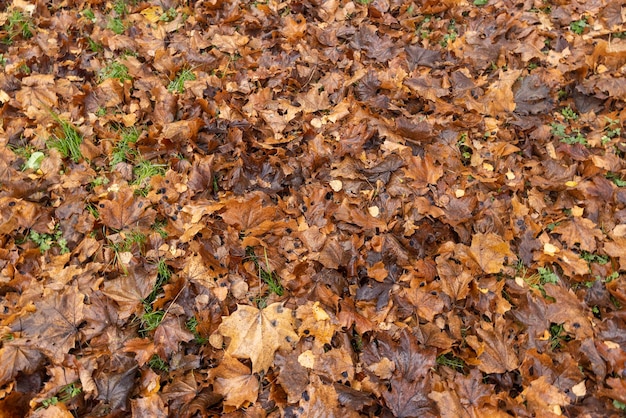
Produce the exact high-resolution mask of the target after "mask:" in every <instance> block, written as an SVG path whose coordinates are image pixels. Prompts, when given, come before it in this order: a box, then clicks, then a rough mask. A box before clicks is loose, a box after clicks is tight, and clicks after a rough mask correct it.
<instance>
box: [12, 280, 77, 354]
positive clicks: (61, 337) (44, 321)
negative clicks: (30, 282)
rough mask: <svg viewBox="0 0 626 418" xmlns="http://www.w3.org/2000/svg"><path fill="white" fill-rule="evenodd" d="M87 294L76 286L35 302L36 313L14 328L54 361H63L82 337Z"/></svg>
mask: <svg viewBox="0 0 626 418" xmlns="http://www.w3.org/2000/svg"><path fill="white" fill-rule="evenodd" d="M84 298H85V295H84V294H82V293H79V292H78V289H77V288H76V287H68V288H67V289H66V290H65V292H63V293H61V294H58V293H55V294H53V295H50V296H49V297H48V298H46V299H44V300H43V301H42V302H40V303H36V306H37V312H35V313H34V314H32V315H30V316H28V317H26V318H24V319H22V320H21V321H20V322H19V323H18V324H16V325H15V326H14V330H21V331H22V333H23V334H24V335H25V336H27V337H29V338H31V339H32V343H33V344H34V345H35V346H36V347H38V348H39V349H40V350H41V351H42V352H43V353H44V354H46V355H48V356H49V357H51V358H52V359H53V360H54V361H55V362H59V363H60V362H62V361H63V358H64V357H65V355H66V353H67V352H68V351H70V350H71V349H73V348H74V346H75V345H76V341H77V340H78V338H79V329H78V328H79V326H80V325H81V323H82V322H83V318H84V313H83V311H84V307H85V304H84Z"/></svg>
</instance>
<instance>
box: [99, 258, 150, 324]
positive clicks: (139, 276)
mask: <svg viewBox="0 0 626 418" xmlns="http://www.w3.org/2000/svg"><path fill="white" fill-rule="evenodd" d="M127 273H128V274H126V275H122V276H120V277H118V278H116V279H113V280H109V281H107V282H105V284H104V290H103V291H102V293H104V294H105V295H106V296H108V297H109V298H111V299H112V300H114V301H115V302H117V303H118V304H119V307H120V309H119V317H120V318H121V319H126V318H128V317H129V316H130V315H131V314H132V313H134V312H135V310H136V309H138V308H139V307H140V306H141V304H142V302H143V300H144V299H145V298H146V297H148V295H149V294H150V292H151V291H152V288H153V287H154V283H155V282H156V280H157V271H156V269H152V271H146V270H145V269H144V266H139V265H135V266H132V268H130V269H128V272H127Z"/></svg>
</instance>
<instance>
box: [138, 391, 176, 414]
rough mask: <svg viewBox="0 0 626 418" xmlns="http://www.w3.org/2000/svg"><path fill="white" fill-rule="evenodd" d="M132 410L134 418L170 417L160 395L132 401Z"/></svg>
mask: <svg viewBox="0 0 626 418" xmlns="http://www.w3.org/2000/svg"><path fill="white" fill-rule="evenodd" d="M130 410H131V413H132V416H133V417H137V418H143V417H145V418H151V417H153V418H166V417H168V416H169V414H168V412H169V410H168V408H167V407H166V406H165V404H164V403H163V399H162V398H161V397H160V396H159V395H158V394H152V395H149V396H146V397H141V398H137V399H131V401H130Z"/></svg>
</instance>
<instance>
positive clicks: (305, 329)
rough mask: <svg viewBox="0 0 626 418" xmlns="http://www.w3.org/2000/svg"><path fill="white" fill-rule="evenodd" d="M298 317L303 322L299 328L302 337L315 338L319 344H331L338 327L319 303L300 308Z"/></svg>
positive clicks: (311, 303) (297, 312)
mask: <svg viewBox="0 0 626 418" xmlns="http://www.w3.org/2000/svg"><path fill="white" fill-rule="evenodd" d="M296 317H297V318H299V319H300V320H302V323H301V324H300V327H299V328H298V333H299V334H300V336H301V337H305V336H313V337H315V341H316V343H318V344H321V345H324V344H330V341H331V340H332V338H333V335H334V333H335V331H336V329H337V326H336V325H335V324H334V323H333V321H332V320H331V317H330V316H329V315H328V313H327V312H326V311H325V310H324V308H323V307H322V305H321V304H320V303H319V302H315V303H313V302H310V301H309V302H308V303H307V304H306V305H301V306H299V307H298V309H297V311H296Z"/></svg>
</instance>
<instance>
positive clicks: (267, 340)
mask: <svg viewBox="0 0 626 418" xmlns="http://www.w3.org/2000/svg"><path fill="white" fill-rule="evenodd" d="M217 331H218V332H219V333H220V334H222V335H223V336H224V337H228V338H230V343H229V344H228V347H227V348H226V353H228V354H230V355H231V356H233V357H237V358H249V359H250V360H251V361H252V372H253V373H258V372H261V371H266V370H267V369H269V368H270V367H271V366H272V363H273V362H274V353H275V352H276V350H278V349H286V350H290V349H291V348H292V346H291V345H292V343H294V342H296V341H298V334H296V333H295V332H294V329H293V318H292V315H291V309H287V308H285V307H283V305H282V304H281V303H273V304H271V305H270V306H268V307H266V308H265V309H263V310H259V309H257V308H255V307H253V306H247V305H237V311H235V312H234V313H233V314H232V315H230V316H228V317H224V318H223V321H222V323H221V325H220V326H219V328H218V330H217Z"/></svg>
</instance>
